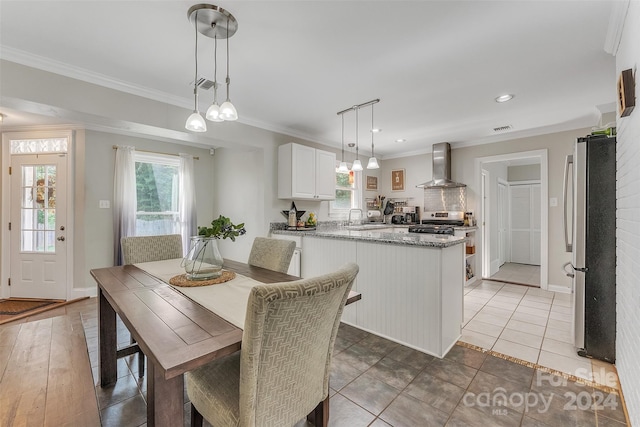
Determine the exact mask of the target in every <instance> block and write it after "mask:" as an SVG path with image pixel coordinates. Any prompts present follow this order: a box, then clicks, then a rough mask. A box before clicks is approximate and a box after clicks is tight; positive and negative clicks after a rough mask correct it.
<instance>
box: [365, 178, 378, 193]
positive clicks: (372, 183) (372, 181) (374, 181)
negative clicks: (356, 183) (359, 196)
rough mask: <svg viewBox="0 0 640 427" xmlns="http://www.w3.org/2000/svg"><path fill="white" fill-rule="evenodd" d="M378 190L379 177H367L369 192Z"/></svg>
mask: <svg viewBox="0 0 640 427" xmlns="http://www.w3.org/2000/svg"><path fill="white" fill-rule="evenodd" d="M377 189H378V177H377V176H370V175H367V190H377Z"/></svg>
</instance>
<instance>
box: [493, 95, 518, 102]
mask: <svg viewBox="0 0 640 427" xmlns="http://www.w3.org/2000/svg"><path fill="white" fill-rule="evenodd" d="M514 96H515V95H511V94H510V93H508V94H506V95H500V96H499V97H497V98H496V102H507V101H511V100H512V99H513V97H514Z"/></svg>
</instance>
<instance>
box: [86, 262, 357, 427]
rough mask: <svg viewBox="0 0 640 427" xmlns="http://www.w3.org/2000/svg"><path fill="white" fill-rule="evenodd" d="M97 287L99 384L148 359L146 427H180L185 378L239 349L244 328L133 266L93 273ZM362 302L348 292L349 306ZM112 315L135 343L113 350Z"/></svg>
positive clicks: (233, 266)
mask: <svg viewBox="0 0 640 427" xmlns="http://www.w3.org/2000/svg"><path fill="white" fill-rule="evenodd" d="M224 268H225V269H226V270H230V271H234V272H235V273H237V274H240V275H243V276H246V277H249V278H251V279H254V280H256V281H258V282H262V283H277V282H288V281H293V280H299V279H300V278H299V277H296V276H290V275H287V274H284V273H279V272H276V271H272V270H267V269H264V268H260V267H254V266H250V265H248V264H245V263H241V262H236V261H231V260H225V261H224ZM91 276H92V277H93V278H94V279H95V280H96V282H97V284H98V294H99V303H98V318H99V347H100V349H99V372H100V385H101V386H108V385H110V384H114V383H115V382H116V381H117V377H118V375H117V359H118V358H120V357H125V356H128V355H131V354H135V353H137V352H139V351H140V350H142V352H143V353H144V355H145V356H146V357H147V425H148V426H171V427H173V426H178V425H182V424H183V407H184V401H183V393H184V379H183V374H184V373H185V372H187V371H189V370H192V369H195V368H197V367H199V366H202V365H204V364H206V363H209V362H211V361H213V360H215V359H218V358H220V357H223V356H226V355H229V354H231V353H234V352H236V351H238V350H240V347H241V344H242V329H240V328H239V327H237V326H235V325H234V324H232V323H230V322H229V321H227V320H225V319H223V318H222V317H220V316H219V315H217V314H216V313H214V312H212V311H210V310H208V309H207V308H205V307H203V306H201V305H200V304H198V303H196V302H194V301H192V300H191V299H189V298H188V297H186V296H185V295H183V294H182V293H180V292H179V291H178V290H176V289H174V287H173V286H171V285H169V284H167V283H166V282H164V281H162V280H160V279H159V278H157V277H155V276H153V275H151V274H149V273H147V272H145V271H144V270H142V269H141V268H138V267H136V266H135V265H125V266H118V267H107V268H98V269H94V270H91ZM359 299H361V295H360V294H359V293H357V292H355V291H351V293H350V294H349V297H348V299H347V304H351V303H353V302H355V301H358V300H359ZM116 314H118V316H119V317H120V319H121V320H122V322H123V323H124V324H125V326H126V327H127V329H128V330H129V332H130V333H131V336H132V338H133V339H134V340H135V343H133V344H131V345H129V346H126V347H123V348H118V347H117V336H116Z"/></svg>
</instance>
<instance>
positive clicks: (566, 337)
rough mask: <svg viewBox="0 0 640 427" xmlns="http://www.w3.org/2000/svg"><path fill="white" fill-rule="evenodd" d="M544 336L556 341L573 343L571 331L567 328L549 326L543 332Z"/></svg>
mask: <svg viewBox="0 0 640 427" xmlns="http://www.w3.org/2000/svg"><path fill="white" fill-rule="evenodd" d="M544 337H545V338H551V339H553V340H556V341H562V342H566V343H569V344H573V333H572V332H571V331H569V330H563V329H556V328H549V327H547V330H546V331H545V333H544Z"/></svg>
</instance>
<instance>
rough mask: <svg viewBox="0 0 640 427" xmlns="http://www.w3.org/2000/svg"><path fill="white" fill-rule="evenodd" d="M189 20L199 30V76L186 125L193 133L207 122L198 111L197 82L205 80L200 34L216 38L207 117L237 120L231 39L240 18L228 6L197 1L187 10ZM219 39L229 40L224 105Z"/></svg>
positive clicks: (218, 120)
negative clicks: (232, 89)
mask: <svg viewBox="0 0 640 427" xmlns="http://www.w3.org/2000/svg"><path fill="white" fill-rule="evenodd" d="M187 17H188V18H189V21H190V22H191V24H192V25H193V26H194V28H195V30H196V54H195V62H196V76H195V79H194V87H193V92H194V100H195V101H194V102H195V108H194V112H193V114H191V116H189V119H187V124H186V126H185V127H186V128H187V129H188V130H190V131H193V132H206V130H207V125H206V122H205V121H204V119H203V118H202V116H201V115H200V112H199V111H198V83H199V82H200V81H201V80H202V79H200V78H199V77H198V33H200V34H202V35H204V36H207V37H210V38H212V39H214V71H213V73H214V77H213V80H214V82H213V103H212V104H211V106H210V107H209V109H208V110H207V114H206V118H207V119H208V120H210V121H212V122H221V121H225V120H228V121H232V120H237V119H238V112H237V111H236V108H235V107H234V106H233V104H232V103H231V100H230V98H229V85H230V84H231V79H230V78H229V38H230V37H231V36H233V35H234V34H235V33H236V31H237V30H238V21H236V18H234V16H233V15H232V14H231V13H229V12H228V11H226V10H225V9H223V8H221V7H219V6H215V5H212V4H206V3H202V4H196V5H194V6H191V7H190V8H189V11H188V12H187ZM218 39H227V78H226V85H227V99H226V101H225V102H224V103H222V105H218V99H217V98H218V78H217V72H218Z"/></svg>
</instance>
